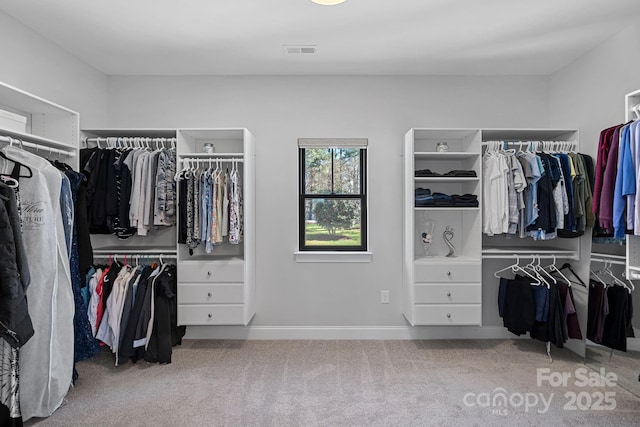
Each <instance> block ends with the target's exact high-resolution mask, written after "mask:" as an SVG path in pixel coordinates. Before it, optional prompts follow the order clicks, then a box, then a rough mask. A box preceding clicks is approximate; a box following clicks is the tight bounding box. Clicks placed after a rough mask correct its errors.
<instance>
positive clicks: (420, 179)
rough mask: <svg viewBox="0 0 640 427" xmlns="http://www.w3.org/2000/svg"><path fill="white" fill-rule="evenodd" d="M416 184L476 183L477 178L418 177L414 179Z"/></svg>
mask: <svg viewBox="0 0 640 427" xmlns="http://www.w3.org/2000/svg"><path fill="white" fill-rule="evenodd" d="M415 180H416V182H451V183H453V182H477V181H479V180H480V178H479V177H467V176H419V177H416V178H415Z"/></svg>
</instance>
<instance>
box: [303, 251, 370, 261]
mask: <svg viewBox="0 0 640 427" xmlns="http://www.w3.org/2000/svg"><path fill="white" fill-rule="evenodd" d="M293 256H294V258H295V260H296V262H350V263H354V262H371V260H372V258H373V252H369V251H367V252H363V251H353V252H352V251H333V252H321V251H295V252H294V253H293Z"/></svg>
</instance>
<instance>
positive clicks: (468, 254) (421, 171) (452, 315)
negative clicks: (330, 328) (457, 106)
mask: <svg viewBox="0 0 640 427" xmlns="http://www.w3.org/2000/svg"><path fill="white" fill-rule="evenodd" d="M442 142H446V143H447V146H448V151H437V147H438V145H441V143H442ZM480 148H481V133H480V130H476V129H411V130H410V131H409V132H408V133H407V134H406V135H405V152H404V157H405V159H404V160H405V162H404V164H405V171H404V208H405V209H404V266H403V313H404V316H405V317H406V318H407V320H408V321H409V323H410V324H412V325H480V324H481V321H482V287H481V261H482V257H481V256H482V248H481V241H482V239H481V225H482V218H481V197H480V193H481V189H482V186H481V181H482V170H481V159H480V156H481V154H480ZM424 195H426V197H423V196H424ZM465 195H466V196H469V195H471V196H476V198H475V200H476V201H477V204H476V205H473V203H472V202H470V200H473V197H466V198H465V199H464V200H463V199H460V200H463V202H462V203H460V204H458V203H457V202H456V201H455V200H456V199H455V196H465ZM416 196H418V198H417V197H416ZM450 196H454V197H450ZM418 199H419V200H418ZM470 205H471V206H470ZM433 223H435V226H434V228H433V238H432V243H431V244H430V246H429V249H428V253H427V251H426V250H425V246H424V244H423V237H422V234H423V233H425V232H426V231H425V230H426V228H428V227H427V226H425V224H433ZM447 227H448V228H449V229H452V230H453V238H452V239H451V243H452V244H453V246H454V247H455V250H454V255H455V256H453V257H448V256H447V254H448V253H449V246H448V245H447V244H446V243H445V240H444V236H443V233H444V232H445V230H446V229H447Z"/></svg>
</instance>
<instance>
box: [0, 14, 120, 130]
mask: <svg viewBox="0 0 640 427" xmlns="http://www.w3.org/2000/svg"><path fill="white" fill-rule="evenodd" d="M78 37H82V35H78ZM0 52H2V65H1V66H0V81H2V82H4V83H7V84H10V85H12V86H15V87H17V88H19V89H22V90H24V91H26V92H30V93H32V94H34V95H37V96H39V97H41V98H44V99H47V100H49V101H52V102H55V103H57V104H60V105H62V106H64V107H67V108H70V109H72V110H75V111H77V112H79V113H80V126H81V127H96V126H104V123H106V120H107V76H106V75H105V74H103V73H101V72H100V71H98V70H96V69H95V68H93V67H90V66H89V65H87V64H86V63H84V62H82V61H80V60H79V59H77V58H76V57H74V56H73V55H71V54H69V52H67V51H65V50H64V49H62V48H61V47H59V46H58V45H56V44H54V43H52V42H51V41H49V40H47V39H45V38H44V37H42V36H41V35H39V34H37V33H36V32H35V31H33V30H31V29H30V28H28V27H26V26H24V25H23V24H21V23H20V22H18V21H17V20H15V19H13V18H12V17H10V16H9V15H7V14H5V13H4V12H0ZM0 104H2V100H1V99H0Z"/></svg>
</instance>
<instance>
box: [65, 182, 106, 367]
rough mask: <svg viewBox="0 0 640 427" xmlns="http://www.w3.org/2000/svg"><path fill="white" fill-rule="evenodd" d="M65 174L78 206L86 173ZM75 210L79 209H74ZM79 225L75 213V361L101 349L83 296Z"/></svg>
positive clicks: (71, 259) (72, 264) (72, 266)
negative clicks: (94, 335) (95, 337)
mask: <svg viewBox="0 0 640 427" xmlns="http://www.w3.org/2000/svg"><path fill="white" fill-rule="evenodd" d="M64 174H65V175H66V177H67V179H68V180H69V183H70V187H69V188H70V192H71V195H72V200H73V205H74V206H77V199H78V194H79V192H78V190H79V188H80V185H81V182H82V181H83V180H84V175H82V174H81V173H78V172H75V171H73V170H65V171H64ZM73 212H77V210H75V209H73ZM78 228H79V227H78V226H77V218H75V215H74V221H72V234H71V246H70V256H69V263H70V264H69V265H70V272H71V286H72V290H73V299H74V304H75V312H74V316H73V328H74V341H75V344H74V362H79V361H82V360H86V359H89V358H91V357H93V356H95V355H96V354H98V351H99V350H100V348H99V346H98V344H97V343H96V341H95V339H94V338H93V334H92V332H91V324H90V322H89V317H88V313H87V305H86V303H85V301H84V299H83V297H82V291H81V288H82V287H83V286H84V283H85V281H84V280H83V275H82V273H81V270H80V254H79V252H78Z"/></svg>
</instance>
